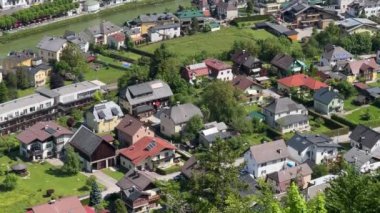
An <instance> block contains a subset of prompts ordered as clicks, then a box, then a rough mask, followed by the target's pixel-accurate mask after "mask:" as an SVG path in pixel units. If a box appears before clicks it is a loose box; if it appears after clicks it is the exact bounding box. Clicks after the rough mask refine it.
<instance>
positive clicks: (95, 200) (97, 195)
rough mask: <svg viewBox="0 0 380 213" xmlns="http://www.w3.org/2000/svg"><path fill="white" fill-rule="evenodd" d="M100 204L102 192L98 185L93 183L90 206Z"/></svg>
mask: <svg viewBox="0 0 380 213" xmlns="http://www.w3.org/2000/svg"><path fill="white" fill-rule="evenodd" d="M101 203H102V192H101V191H100V189H99V186H98V183H96V181H95V182H93V183H92V186H91V191H90V201H89V204H90V206H99V205H100V204H101Z"/></svg>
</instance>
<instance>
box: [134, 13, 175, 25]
mask: <svg viewBox="0 0 380 213" xmlns="http://www.w3.org/2000/svg"><path fill="white" fill-rule="evenodd" d="M138 19H139V21H140V22H142V23H145V22H157V21H168V20H173V21H177V20H178V18H177V16H175V15H174V14H173V13H159V14H143V15H140V16H139V17H138Z"/></svg>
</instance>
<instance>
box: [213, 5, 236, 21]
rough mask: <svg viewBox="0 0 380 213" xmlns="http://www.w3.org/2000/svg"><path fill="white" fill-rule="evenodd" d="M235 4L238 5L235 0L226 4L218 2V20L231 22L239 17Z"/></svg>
mask: <svg viewBox="0 0 380 213" xmlns="http://www.w3.org/2000/svg"><path fill="white" fill-rule="evenodd" d="M237 4H238V3H237V1H235V0H230V1H226V2H224V1H220V2H219V3H218V4H216V11H217V16H218V18H219V19H224V20H228V21H231V20H233V19H235V18H237V17H239V15H238V8H237Z"/></svg>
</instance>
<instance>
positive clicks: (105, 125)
mask: <svg viewBox="0 0 380 213" xmlns="http://www.w3.org/2000/svg"><path fill="white" fill-rule="evenodd" d="M123 116H124V113H123V112H122V111H121V108H120V106H119V105H117V104H116V103H115V102H113V101H108V102H102V103H100V104H96V105H94V106H93V107H91V108H90V109H89V110H88V111H87V112H86V113H85V123H86V126H87V127H89V128H90V129H92V130H93V131H95V132H96V133H104V132H111V131H113V130H114V129H115V127H116V126H117V125H118V124H119V123H120V121H121V119H122V118H123Z"/></svg>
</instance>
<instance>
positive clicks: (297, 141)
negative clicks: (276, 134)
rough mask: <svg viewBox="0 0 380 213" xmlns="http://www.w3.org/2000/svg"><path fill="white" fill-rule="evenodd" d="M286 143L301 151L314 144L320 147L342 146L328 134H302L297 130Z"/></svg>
mask: <svg viewBox="0 0 380 213" xmlns="http://www.w3.org/2000/svg"><path fill="white" fill-rule="evenodd" d="M286 144H287V145H288V146H290V147H292V148H293V149H295V150H297V151H300V152H302V151H303V150H305V149H306V148H308V147H309V146H312V145H313V146H318V147H336V148H338V147H340V145H339V144H336V143H334V142H333V141H332V139H331V138H329V137H327V136H324V135H318V134H302V133H299V132H296V134H295V135H294V136H293V137H292V138H290V139H289V140H288V141H287V142H286Z"/></svg>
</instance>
